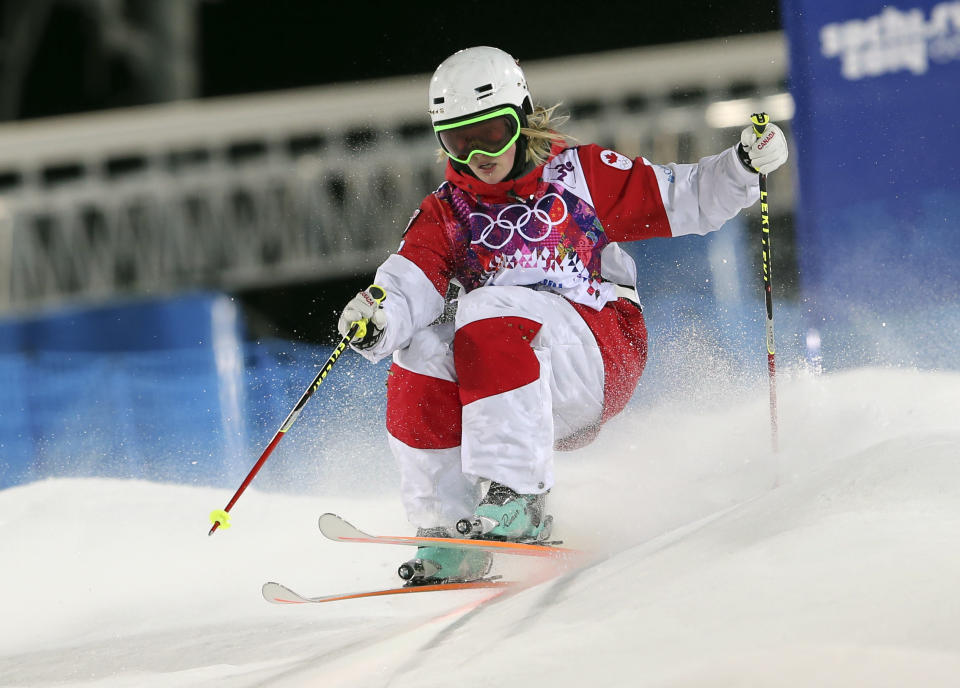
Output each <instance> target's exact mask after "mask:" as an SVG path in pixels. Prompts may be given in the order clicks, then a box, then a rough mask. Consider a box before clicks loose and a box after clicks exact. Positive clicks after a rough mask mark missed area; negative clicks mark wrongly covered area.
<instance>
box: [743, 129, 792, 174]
mask: <svg viewBox="0 0 960 688" xmlns="http://www.w3.org/2000/svg"><path fill="white" fill-rule="evenodd" d="M737 155H739V156H740V162H742V163H743V166H744V167H746V168H747V169H748V170H750V171H751V172H759V173H760V174H770V173H771V172H773V171H774V170H775V169H777V168H778V167H780V165H782V164H783V163H785V162H786V161H787V139H786V137H785V136H784V135H783V130H782V129H780V127H778V126H777V125H776V124H773V123H772V122H771V123H769V124H767V127H766V129H764V130H763V136H761V137H760V138H757V134H756V132H754V130H753V127H752V126H751V127H747V128H746V129H744V130H743V132H742V133H741V134H740V145H739V146H738V147H737Z"/></svg>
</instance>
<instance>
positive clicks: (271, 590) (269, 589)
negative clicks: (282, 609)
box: [263, 578, 514, 604]
mask: <svg viewBox="0 0 960 688" xmlns="http://www.w3.org/2000/svg"><path fill="white" fill-rule="evenodd" d="M512 585H514V583H512V582H511V581H504V580H498V579H496V578H481V579H479V580H475V581H462V582H454V583H434V584H431V585H405V586H400V587H396V588H385V589H382V590H364V591H362V592H349V593H340V594H336V595H324V596H322V597H305V596H303V595H301V594H299V593H297V592H294V591H293V590H291V589H290V588H288V587H287V586H285V585H281V584H280V583H264V584H263V598H264V599H265V600H266V601H267V602H272V603H273V604H319V603H323V602H339V601H340V600H356V599H360V598H363V597H381V596H384V595H405V594H407V593H414V592H439V591H442V590H475V589H482V588H509V587H510V586H512Z"/></svg>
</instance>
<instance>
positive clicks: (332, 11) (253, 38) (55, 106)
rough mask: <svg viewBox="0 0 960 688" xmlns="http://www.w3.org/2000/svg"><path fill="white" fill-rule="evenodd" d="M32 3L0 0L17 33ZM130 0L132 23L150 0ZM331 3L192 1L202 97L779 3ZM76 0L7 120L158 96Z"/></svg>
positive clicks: (546, 45) (599, 37)
mask: <svg viewBox="0 0 960 688" xmlns="http://www.w3.org/2000/svg"><path fill="white" fill-rule="evenodd" d="M29 1H30V0H4V2H3V3H2V6H3V9H4V12H3V14H2V15H0V32H2V33H3V36H4V38H5V39H6V40H7V41H10V40H13V39H15V38H16V34H17V32H18V31H19V28H18V20H20V18H21V17H22V16H23V14H24V12H23V7H24V6H26V5H27V3H29ZM166 1H167V0H126V1H125V2H124V3H123V5H122V6H123V11H124V13H125V14H126V15H127V16H128V17H129V18H130V20H131V21H132V22H133V23H134V24H136V22H137V20H138V18H139V17H146V16H147V15H148V14H149V12H150V9H151V5H150V3H154V2H166ZM596 4H597V6H599V7H600V9H599V11H591V10H590V9H589V8H590V3H587V2H582V1H581V2H576V3H572V2H570V3H568V2H547V3H542V4H535V3H518V2H476V1H466V2H454V3H443V2H431V3H424V2H402V3H398V2H356V1H354V2H326V1H322V0H272V1H271V0H206V1H203V2H199V3H197V5H196V6H195V9H194V18H195V22H196V24H195V30H196V38H195V41H194V65H195V70H196V93H195V95H197V96H199V97H209V96H222V95H232V94H239V93H249V92H253V91H266V90H273V89H284V88H296V87H302V86H313V85H318V84H326V83H332V82H340V81H356V80H363V79H370V78H375V77H384V76H394V75H399V74H418V73H428V72H432V71H433V69H434V68H435V67H436V66H437V65H438V64H439V63H440V62H441V61H443V59H444V58H446V57H447V56H448V55H450V54H452V53H453V52H455V51H456V50H459V49H461V48H465V47H469V46H471V45H494V46H497V47H499V48H502V49H504V50H506V51H507V52H509V53H511V54H512V55H514V56H515V57H517V58H518V59H520V60H521V61H524V60H532V59H539V58H548V57H555V56H560V55H573V54H583V53H591V52H599V51H605V50H616V49H622V48H630V47H636V46H643V45H654V44H660V43H673V42H677V41H686V40H695V39H700V38H709V37H714V36H728V35H737V34H744V33H755V32H761V31H772V30H778V29H779V28H780V15H779V10H778V6H777V2H776V0H754V1H752V2H747V1H745V0H726V1H724V2H719V1H718V2H704V1H701V2H672V3H671V2H660V3H650V2H641V1H638V0H631V1H625V0H617V1H614V2H604V3H596ZM103 32H104V28H103V27H102V26H101V25H99V23H98V21H97V19H96V17H95V16H93V15H92V14H91V13H90V11H89V10H88V9H86V8H85V7H84V3H82V2H75V1H74V2H62V1H61V2H53V3H52V4H51V6H50V9H49V11H48V13H47V14H46V15H45V17H44V26H43V28H42V30H41V31H40V32H39V34H38V37H37V39H36V45H35V46H33V48H32V50H31V52H32V56H31V57H30V59H29V60H28V62H27V65H26V68H25V70H24V75H23V79H22V85H21V94H22V95H21V97H20V99H19V106H18V108H17V111H16V112H15V113H14V116H13V118H16V119H21V118H30V117H39V116H46V115H57V114H66V113H72V112H79V111H85V110H95V109H102V108H110V107H122V106H130V105H141V104H146V103H150V102H155V101H156V100H157V98H156V96H155V94H154V90H153V89H151V87H150V84H149V70H145V69H142V68H139V69H138V66H137V65H136V64H133V63H132V61H131V58H130V56H129V55H128V54H124V53H123V52H121V51H118V50H112V49H111V48H110V47H109V41H105V40H104V36H103Z"/></svg>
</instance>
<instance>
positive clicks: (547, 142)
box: [437, 103, 576, 166]
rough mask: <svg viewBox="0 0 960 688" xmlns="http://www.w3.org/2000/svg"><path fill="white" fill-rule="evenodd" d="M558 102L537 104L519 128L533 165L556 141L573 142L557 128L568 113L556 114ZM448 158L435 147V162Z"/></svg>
mask: <svg viewBox="0 0 960 688" xmlns="http://www.w3.org/2000/svg"><path fill="white" fill-rule="evenodd" d="M558 107H560V103H557V104H556V105H553V106H552V107H548V108H545V107H543V106H541V105H537V106H536V107H534V108H533V113H532V114H529V115H527V126H525V127H521V128H520V135H521V136H526V137H527V160H526V162H528V163H533V165H534V166H537V165H542V164H543V163H545V162H546V161H547V159H548V158H549V157H550V149H551V148H553V144H554V143H555V142H557V143H564V144H569V143H575V142H576V139H575V138H573V137H572V136H570V135H569V134H561V133H560V132H559V131H557V129H559V128H560V127H562V126H563V125H564V124H566V122H567V120H569V119H570V116H569V115H558V114H556V112H555V111H556V109H557V108H558ZM448 159H449V157H448V156H447V154H446V152H444V150H443V148H438V149H437V162H446V161H447V160H448Z"/></svg>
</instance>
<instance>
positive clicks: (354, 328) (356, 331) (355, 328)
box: [207, 284, 387, 535]
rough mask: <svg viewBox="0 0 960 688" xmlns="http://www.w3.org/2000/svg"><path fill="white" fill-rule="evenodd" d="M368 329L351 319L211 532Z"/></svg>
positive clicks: (226, 519)
mask: <svg viewBox="0 0 960 688" xmlns="http://www.w3.org/2000/svg"><path fill="white" fill-rule="evenodd" d="M367 291H369V292H370V296H372V297H373V299H374V300H375V301H376V302H377V303H382V302H383V300H384V299H385V298H387V292H385V291H384V290H383V288H382V287H378V286H377V285H376V284H372V285H370V286H369V287H368V288H367ZM366 333H367V321H366V320H357V321H355V322H353V323H351V326H350V331H349V332H347V334H346V335H344V337H343V338H342V339H341V340H340V343H339V344H337V346H336V348H334V350H333V353H332V354H330V358H329V359H327V362H326V363H324V364H323V367H322V368H321V369H320V372H319V373H317V376H316V377H315V378H313V382H311V383H310V386H309V387H307V389H306V390H305V391H304V393H303V394H302V395H301V396H300V400H299V401H298V402H297V403H296V405H295V406H294V407H293V409H292V410H291V411H290V413H289V414H288V415H287V417H286V419H285V420H284V421H283V423H282V424H281V425H280V429H279V430H277V432H276V434H275V435H274V436H273V439H272V440H270V444H268V445H267V448H266V449H264V450H263V453H262V454H261V455H260V458H259V459H258V460H257V462H256V463H255V464H254V465H253V468H251V469H250V472H249V473H247V477H246V478H244V479H243V482H242V483H241V484H240V487H239V488H237V491H236V492H235V493H234V494H233V497H231V498H230V501H229V502H228V503H227V506H226V507H225V508H223V509H214V510H213V511H211V512H210V522H211V523H213V527H211V528H210V532H209V533H207V535H213V534H214V532H216V530H217V528H219V527H220V526H223V527H224V528H229V527H230V509H232V508H233V505H234V504H236V503H237V500H238V499H240V495H242V494H243V492H244V490H246V489H247V486H248V485H249V484H250V483H251V481H253V478H254V477H255V476H256V475H257V473H259V472H260V469H261V468H263V464H265V463H266V462H267V459H268V458H269V457H270V454H272V453H273V450H274V449H275V448H276V446H277V445H278V444H279V443H280V440H281V439H282V438H283V436H284V434H286V432H287V430H289V429H290V427H291V426H292V425H293V423H294V421H296V420H297V416H299V415H300V412H301V411H302V410H303V407H304V406H305V405H306V403H307V400H308V399H309V398H310V397H312V396H313V393H314V392H316V391H317V388H318V387H320V384H321V383H322V382H323V381H324V379H325V378H326V377H327V373H329V372H330V369H331V368H333V365H334V363H336V362H337V359H339V358H340V354H342V353H343V352H344V350H345V349H346V348H347V346H348V345H349V344H350V342H351V341H353V339H354V338H356V337H359V338H360V339H363V337H364V336H365V335H366Z"/></svg>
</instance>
